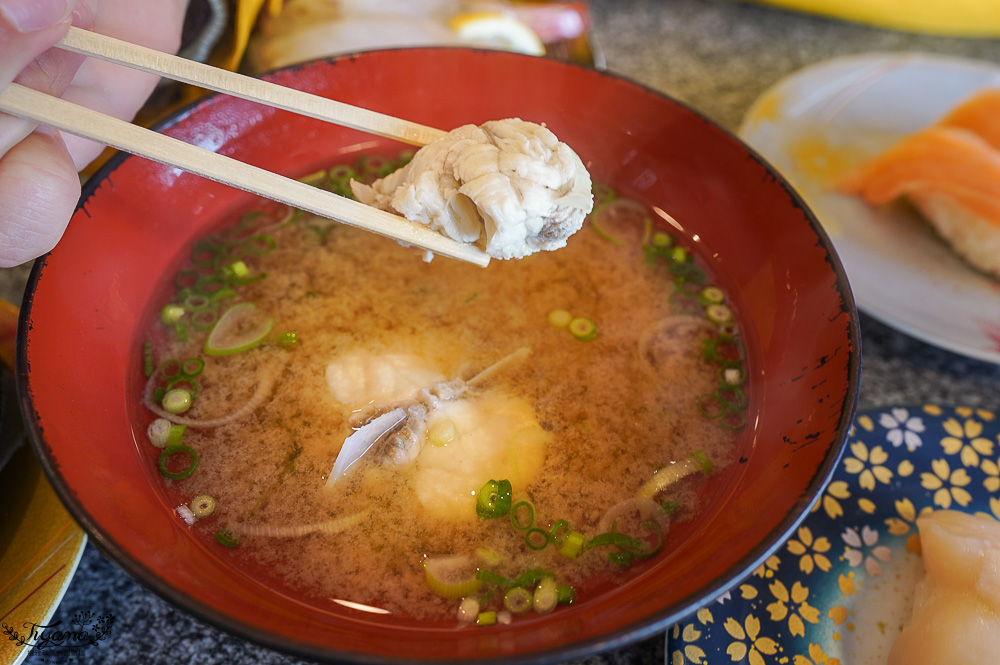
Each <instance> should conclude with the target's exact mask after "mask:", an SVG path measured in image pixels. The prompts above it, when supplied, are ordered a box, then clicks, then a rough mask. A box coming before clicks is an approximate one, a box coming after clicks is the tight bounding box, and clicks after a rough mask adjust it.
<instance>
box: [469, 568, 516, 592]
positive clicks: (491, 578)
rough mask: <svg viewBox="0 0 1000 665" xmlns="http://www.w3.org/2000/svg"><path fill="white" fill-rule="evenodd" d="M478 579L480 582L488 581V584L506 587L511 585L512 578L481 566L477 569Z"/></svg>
mask: <svg viewBox="0 0 1000 665" xmlns="http://www.w3.org/2000/svg"><path fill="white" fill-rule="evenodd" d="M476 579H477V580H479V581H480V582H486V583H487V584H495V585H496V586H498V587H502V588H504V589H506V588H507V587H509V586H510V585H511V583H512V582H511V579H510V578H509V577H504V576H503V575H501V574H500V573H495V572H493V571H492V570H487V569H486V568H480V569H479V570H477V571H476Z"/></svg>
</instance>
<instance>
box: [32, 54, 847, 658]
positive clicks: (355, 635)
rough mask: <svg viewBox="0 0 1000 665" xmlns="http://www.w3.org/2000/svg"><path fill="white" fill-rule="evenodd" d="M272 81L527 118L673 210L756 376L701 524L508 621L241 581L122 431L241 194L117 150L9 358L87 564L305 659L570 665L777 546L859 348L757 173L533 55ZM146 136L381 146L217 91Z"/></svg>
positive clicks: (833, 455)
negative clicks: (467, 620)
mask: <svg viewBox="0 0 1000 665" xmlns="http://www.w3.org/2000/svg"><path fill="white" fill-rule="evenodd" d="M271 78H272V80H274V81H275V82H277V83H279V84H282V85H287V86H291V87H294V88H300V89H305V90H308V91H311V92H314V93H317V94H320V95H323V96H328V97H332V98H335V99H338V100H340V101H343V102H347V103H350V104H355V105H358V106H362V107H366V108H369V109H372V110H376V111H380V112H383V113H388V114H391V115H395V116H399V117H404V118H407V119H410V120H413V121H416V122H420V123H424V124H427V125H431V126H435V127H441V128H451V127H456V126H458V125H461V124H465V123H476V124H478V123H482V122H484V121H486V120H490V119H496V118H505V117H513V116H518V117H522V118H524V119H526V120H532V121H536V122H544V123H546V124H547V125H548V126H549V127H550V128H551V129H552V130H553V131H554V132H555V133H556V134H557V135H558V136H559V137H560V138H561V139H562V140H564V141H566V142H567V143H569V144H570V145H571V146H573V147H574V148H575V149H576V150H577V152H578V153H579V154H580V156H581V157H582V158H583V160H584V162H585V163H587V164H588V165H589V166H590V168H591V172H592V174H593V175H594V177H595V179H596V180H597V181H599V182H604V183H608V184H611V185H612V186H615V187H617V188H621V189H622V190H625V191H629V192H631V193H632V194H633V195H635V196H639V197H641V198H643V199H644V200H647V201H650V202H653V203H654V204H655V205H658V206H660V207H662V208H663V209H665V210H667V211H669V213H670V214H671V215H672V216H673V217H674V218H675V219H676V220H678V221H679V222H680V223H681V225H682V226H683V227H684V231H685V233H686V234H687V235H689V236H690V237H692V238H695V239H696V244H697V246H698V249H699V251H700V253H701V254H702V255H703V257H704V258H706V260H708V261H710V262H712V263H713V268H714V271H715V272H716V274H717V276H718V277H719V278H720V280H721V282H722V283H723V285H724V286H725V287H726V288H728V290H729V291H730V292H731V294H732V297H733V298H734V299H735V301H736V304H737V306H738V311H740V312H741V313H742V320H741V322H740V325H741V329H742V331H743V333H744V336H745V340H746V346H747V353H748V355H749V362H750V367H751V368H752V370H753V377H752V383H751V387H752V390H751V403H750V413H751V414H752V416H753V417H752V418H751V419H750V422H749V423H748V425H747V427H746V428H745V430H744V431H743V433H742V436H743V441H742V444H741V445H743V446H744V448H745V453H744V455H743V459H742V460H741V463H739V464H735V465H733V466H732V467H730V469H729V470H728V471H727V472H726V473H723V474H720V475H718V476H716V477H714V478H713V479H712V480H711V481H710V487H709V488H708V489H709V491H710V492H712V495H713V496H714V497H716V499H717V500H716V501H714V502H713V504H712V508H711V509H710V510H708V512H707V513H706V514H704V515H702V516H701V517H700V518H699V519H698V520H697V523H694V524H687V525H684V526H682V527H680V528H679V531H678V533H677V534H672V549H671V551H670V552H668V553H666V554H664V555H662V556H661V557H660V558H659V559H658V560H656V562H655V563H653V564H652V565H650V566H648V567H646V568H645V569H643V570H642V571H641V572H640V573H639V574H638V576H637V577H636V578H634V579H633V580H632V581H630V582H628V583H626V584H624V585H622V586H619V587H616V588H613V589H610V590H607V591H605V592H603V593H601V594H599V595H597V596H596V597H593V598H590V599H587V600H586V601H584V602H580V603H578V604H576V605H573V606H571V607H568V608H565V609H560V611H557V612H554V613H552V614H550V615H547V616H544V617H541V616H540V617H537V618H532V619H529V620H523V621H515V622H514V624H513V625H511V626H496V627H493V628H490V629H466V630H455V629H454V628H453V627H450V628H448V627H441V626H429V627H428V626H421V625H418V624H415V623H412V622H408V621H406V620H403V619H398V618H395V617H393V616H376V615H369V614H364V613H360V612H357V611H354V610H351V609H348V608H337V607H317V606H315V605H314V604H311V603H307V602H302V599H301V598H296V597H294V596H290V595H286V594H284V593H282V592H281V591H280V590H279V589H275V588H272V587H271V586H268V585H267V584H264V583H261V582H259V581H257V580H254V579H252V578H251V577H248V576H247V575H246V573H245V572H243V571H241V570H240V569H237V568H234V567H233V566H231V565H230V563H229V559H227V557H226V556H225V554H224V553H223V554H221V555H220V554H219V552H218V551H217V550H218V549H219V548H212V547H209V546H207V545H206V544H205V543H204V542H203V541H201V540H199V539H197V538H196V537H194V536H193V535H192V534H191V532H190V531H189V530H188V529H187V528H186V527H185V526H184V525H183V523H182V522H181V521H180V520H178V519H177V516H176V515H175V514H174V512H173V510H172V508H173V506H174V505H176V504H175V502H174V501H173V500H172V499H171V497H170V496H169V495H168V491H167V490H166V489H164V483H163V482H162V479H160V478H159V477H158V476H157V475H155V469H154V467H153V465H152V464H151V463H150V461H149V455H143V454H140V452H141V451H140V448H139V443H137V442H142V443H143V445H146V446H147V447H148V444H145V443H144V433H143V432H142V431H141V430H140V429H139V428H138V426H136V427H133V424H132V420H131V416H133V415H134V414H135V413H137V406H136V405H137V404H138V402H139V399H140V397H139V395H138V388H139V386H140V385H141V381H139V380H136V379H135V377H134V376H133V375H134V374H135V373H136V372H137V367H138V366H139V365H138V359H137V353H138V352H137V349H138V347H139V346H140V344H141V339H142V337H141V331H140V330H139V326H140V325H141V324H142V322H143V321H144V319H143V317H144V314H145V312H146V311H147V307H148V305H147V303H148V302H149V300H150V298H151V296H152V294H153V293H154V291H155V290H156V289H157V288H158V287H159V285H160V284H161V280H162V279H163V276H164V275H166V274H168V271H170V270H171V268H172V266H173V265H174V264H173V262H174V261H175V259H176V257H178V256H180V254H181V252H182V251H184V249H185V247H187V246H188V243H190V242H191V240H192V239H194V238H196V237H198V236H200V235H203V234H205V233H206V232H207V231H208V230H209V229H210V228H211V227H213V226H214V225H216V224H218V223H219V222H220V220H222V219H223V218H224V217H225V216H226V215H227V213H230V212H232V211H234V210H238V209H240V208H241V207H245V206H246V205H247V204H248V202H249V201H250V200H251V197H250V195H249V194H246V193H244V192H241V191H237V190H233V189H230V188H227V187H225V186H222V185H219V184H216V183H213V182H209V181H207V180H203V179H201V178H198V177H195V176H192V175H189V174H186V173H182V172H179V171H177V170H175V169H172V168H167V167H164V166H160V165H158V164H154V163H151V162H148V161H145V160H142V159H137V158H128V159H123V158H118V159H115V160H113V161H112V162H111V163H110V164H109V165H108V166H107V167H106V168H105V169H104V170H103V171H101V173H100V174H99V175H98V176H96V177H95V178H93V179H92V181H91V182H90V183H89V184H88V187H87V192H86V194H85V195H84V197H83V202H82V204H81V206H80V209H79V210H78V211H77V214H76V216H75V217H74V219H73V221H72V223H71V225H70V227H69V230H68V231H67V233H66V236H65V237H64V238H63V240H62V242H61V243H60V244H59V246H58V247H57V248H56V249H55V250H54V251H53V252H52V253H51V254H50V255H48V256H46V257H44V258H43V259H41V260H40V261H39V262H38V263H37V265H36V268H35V271H34V273H33V274H32V277H31V282H30V286H29V291H28V294H27V297H26V301H25V306H24V308H23V310H22V314H21V317H22V318H21V321H20V330H19V332H20V347H19V349H18V363H19V366H18V379H19V382H20V388H21V395H22V400H23V412H24V415H25V419H26V421H27V424H28V427H29V429H30V433H31V438H32V441H33V445H34V446H35V449H36V452H37V453H38V455H39V457H40V458H41V460H42V463H43V465H44V468H45V470H46V471H47V473H48V475H49V478H50V479H51V481H52V483H53V484H54V486H55V487H56V490H57V491H58V493H59V494H60V496H61V497H62V499H63V500H64V501H65V503H66V504H67V506H68V507H69V509H70V510H71V512H72V513H73V515H74V516H75V517H76V518H77V519H78V520H79V521H80V522H81V523H82V525H83V526H84V527H85V528H86V529H87V531H88V532H89V533H90V535H91V537H92V538H93V539H94V541H95V542H96V543H97V544H98V546H99V547H100V548H101V549H102V550H103V551H104V552H106V553H107V554H108V555H109V556H110V557H111V558H112V559H113V560H115V561H116V562H117V563H118V564H119V565H120V566H122V567H123V568H124V569H126V570H127V571H128V572H129V573H131V574H132V575H133V576H134V577H136V578H137V579H139V580H141V581H142V582H144V583H145V584H146V585H148V586H149V587H150V588H151V589H153V590H154V591H156V592H157V593H159V594H160V595H161V596H163V597H164V598H166V599H168V600H169V601H171V602H173V603H175V604H176V605H178V606H179V607H182V608H184V609H185V610H187V611H190V612H191V613H192V614H194V615H197V616H199V617H201V618H202V619H205V620H207V621H209V622H211V623H213V624H215V625H217V626H219V627H221V628H223V629H226V630H229V631H231V632H233V633H235V634H237V635H240V636H242V637H245V638H246V639H249V640H253V641H256V642H259V643H262V644H264V645H267V646H269V647H272V648H276V649H279V650H283V651H287V652H291V653H295V654H298V655H301V656H305V657H311V658H317V659H341V660H355V661H361V662H369V663H373V662H391V661H399V660H406V661H425V662H441V661H461V662H467V661H518V662H525V661H553V660H556V659H562V658H570V657H579V656H581V655H584V654H587V653H592V652H594V651H598V650H602V649H608V648H611V647H615V646H620V645H622V644H625V643H627V642H629V641H633V640H637V639H640V638H643V637H646V636H649V635H651V634H652V633H653V632H654V631H657V630H662V629H664V628H665V627H666V626H667V625H668V624H670V623H671V622H673V621H675V620H677V619H679V618H680V617H682V616H683V615H684V614H686V613H689V612H691V611H693V610H695V609H697V608H698V607H699V606H700V605H701V604H704V603H706V602H708V601H710V600H712V599H714V598H715V597H717V596H718V595H719V594H721V593H723V592H724V591H725V590H726V589H727V588H728V587H729V586H730V585H732V584H734V583H735V582H737V581H738V580H739V579H740V578H741V577H742V576H744V575H746V574H749V573H750V572H751V571H753V570H754V569H755V568H756V567H757V566H758V565H760V564H761V562H762V561H763V560H764V559H765V558H766V557H767V556H768V555H769V553H771V552H772V551H773V550H774V549H775V548H777V547H778V546H779V545H780V544H781V542H782V541H783V540H784V539H785V537H786V536H787V535H788V534H789V533H790V532H791V531H792V530H793V529H794V528H795V527H796V525H797V524H798V523H799V521H800V520H801V519H802V518H803V517H804V515H805V514H806V512H807V511H808V509H809V507H810V506H811V504H812V502H813V500H814V499H815V498H816V497H818V496H819V494H820V492H821V490H822V488H823V486H824V485H825V483H826V481H827V479H828V478H829V476H830V474H831V473H832V471H833V469H834V466H835V464H836V461H837V459H838V457H839V455H840V452H841V450H842V447H843V445H844V442H845V440H846V437H847V430H848V426H849V423H850V422H851V418H852V415H853V411H854V408H855V403H856V399H857V390H858V379H859V373H860V351H859V347H858V345H859V339H860V335H859V330H858V321H857V313H856V310H855V308H854V302H853V299H852V297H851V293H850V289H849V287H848V284H847V280H846V277H845V275H844V271H843V269H842V267H841V264H840V262H839V260H838V259H837V257H836V255H835V254H834V252H833V249H832V248H831V246H830V243H829V241H828V239H827V238H826V236H825V235H824V233H823V231H822V230H821V229H820V226H819V224H818V223H817V222H816V220H815V218H814V217H813V216H812V214H811V213H810V212H809V211H808V210H807V209H806V207H805V205H804V204H803V203H802V200H801V199H800V198H799V197H798V196H797V195H796V194H795V193H794V192H793V191H792V190H791V189H790V188H789V186H788V185H787V183H785V182H784V181H782V180H781V178H780V177H778V176H777V175H776V174H775V172H774V171H773V170H772V169H770V168H769V167H768V166H767V165H766V164H765V163H764V162H763V161H762V160H761V158H760V157H758V156H757V155H755V154H754V153H753V152H752V151H750V150H749V149H748V148H747V147H746V146H745V145H743V144H742V143H741V142H740V141H739V140H737V139H736V138H734V137H733V136H731V135H730V134H728V133H727V132H725V131H723V130H721V129H720V128H719V127H717V126H716V125H714V124H713V123H711V122H710V121H709V120H707V119H705V118H704V117H702V116H701V115H699V114H698V113H696V112H693V111H692V110H691V109H689V108H686V107H685V106H683V105H681V104H679V103H677V102H676V101H674V100H671V99H669V98H667V97H665V96H663V95H660V94H657V93H655V92H652V91H650V90H647V89H645V88H643V87H641V86H638V85H636V84H634V83H631V82H629V81H626V80H622V79H620V78H617V77H614V76H611V75H608V74H604V73H600V72H596V71H593V70H590V69H586V68H582V67H577V66H574V65H569V64H565V63H560V62H556V61H552V60H546V59H537V58H531V57H526V56H519V55H513V54H507V53H499V52H490V51H476V50H465V49H448V48H430V49H407V50H396V51H379V52H371V53H365V54H362V55H358V56H352V57H342V58H337V59H333V60H330V61H322V62H317V63H312V64H307V65H303V66H300V67H296V68H293V69H289V70H285V71H280V72H277V73H275V74H274V75H273V76H272V77H271ZM163 131H164V132H165V133H167V134H170V135H172V136H175V137H178V138H181V139H183V140H186V141H189V142H193V143H195V144H198V145H201V146H203V147H206V148H209V149H211V150H216V151H218V152H220V153H224V154H227V155H230V156H232V157H235V158H237V159H240V160H242V161H245V162H249V163H252V164H255V165H258V166H261V167H264V168H266V169H269V170H271V171H276V172H279V173H284V174H288V175H291V176H301V175H303V174H305V173H308V172H310V169H315V168H318V167H320V166H324V165H326V164H329V163H332V162H335V161H336V160H337V159H338V157H340V156H343V155H345V154H349V153H354V152H357V151H359V150H378V149H382V150H388V149H390V142H388V141H385V140H382V139H378V138H375V137H372V136H370V135H365V134H362V133H359V132H357V131H353V130H349V129H344V128H341V127H337V126H333V125H328V124H324V123H321V122H318V121H314V120H311V119H307V118H303V117H300V116H296V115H293V114H290V113H285V112H281V111H275V110H273V109H270V108H263V107H261V106H259V105H256V104H253V103H250V102H245V101H241V100H237V99H233V98H228V97H211V98H208V99H206V100H204V101H201V102H199V103H198V104H197V105H195V106H194V107H193V108H191V109H189V110H188V111H186V112H184V113H181V114H180V115H178V116H177V117H176V118H174V119H172V120H171V121H170V122H169V123H168V124H167V125H166V126H165V127H164V128H163ZM400 148H402V146H400ZM439 260H446V259H439ZM169 274H172V273H169ZM130 377H131V378H130Z"/></svg>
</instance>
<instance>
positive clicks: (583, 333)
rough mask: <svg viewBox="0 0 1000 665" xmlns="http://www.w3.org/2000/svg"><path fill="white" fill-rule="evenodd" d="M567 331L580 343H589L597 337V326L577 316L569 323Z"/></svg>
mask: <svg viewBox="0 0 1000 665" xmlns="http://www.w3.org/2000/svg"><path fill="white" fill-rule="evenodd" d="M569 331H570V333H571V334H572V335H573V337H575V338H577V339H578V340H580V341H581V342H589V341H590V340H592V339H595V338H596V337H597V325H596V324H595V323H594V322H593V321H591V320H590V319H587V318H584V317H582V316H578V317H577V318H575V319H573V320H572V321H570V322H569Z"/></svg>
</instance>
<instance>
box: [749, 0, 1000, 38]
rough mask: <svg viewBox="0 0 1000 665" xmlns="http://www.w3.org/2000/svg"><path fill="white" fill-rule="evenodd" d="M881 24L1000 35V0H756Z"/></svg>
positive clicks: (911, 29)
mask: <svg viewBox="0 0 1000 665" xmlns="http://www.w3.org/2000/svg"><path fill="white" fill-rule="evenodd" d="M755 1H756V2H758V3H760V4H766V5H773V6H775V7H784V8H785V9H794V10H799V11H803V12H809V13H812V14H822V15H825V16H830V17H833V18H839V19H844V20H847V21H857V22H859V23H869V24H871V25H875V26H878V27H882V28H890V29H893V30H904V31H907V32H923V33H929V34H937V35H950V36H955V37H997V36H1000V0H755Z"/></svg>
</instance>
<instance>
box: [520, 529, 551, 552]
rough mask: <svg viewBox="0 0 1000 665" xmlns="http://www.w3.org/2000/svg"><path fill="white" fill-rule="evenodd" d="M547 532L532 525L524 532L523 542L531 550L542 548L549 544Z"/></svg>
mask: <svg viewBox="0 0 1000 665" xmlns="http://www.w3.org/2000/svg"><path fill="white" fill-rule="evenodd" d="M549 538H550V537H549V532H548V531H546V530H545V529H540V528H538V527H532V528H530V529H528V530H527V531H526V532H525V533H524V542H525V544H527V546H528V547H530V548H531V549H533V550H544V549H545V548H546V547H547V546H548V544H549Z"/></svg>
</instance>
